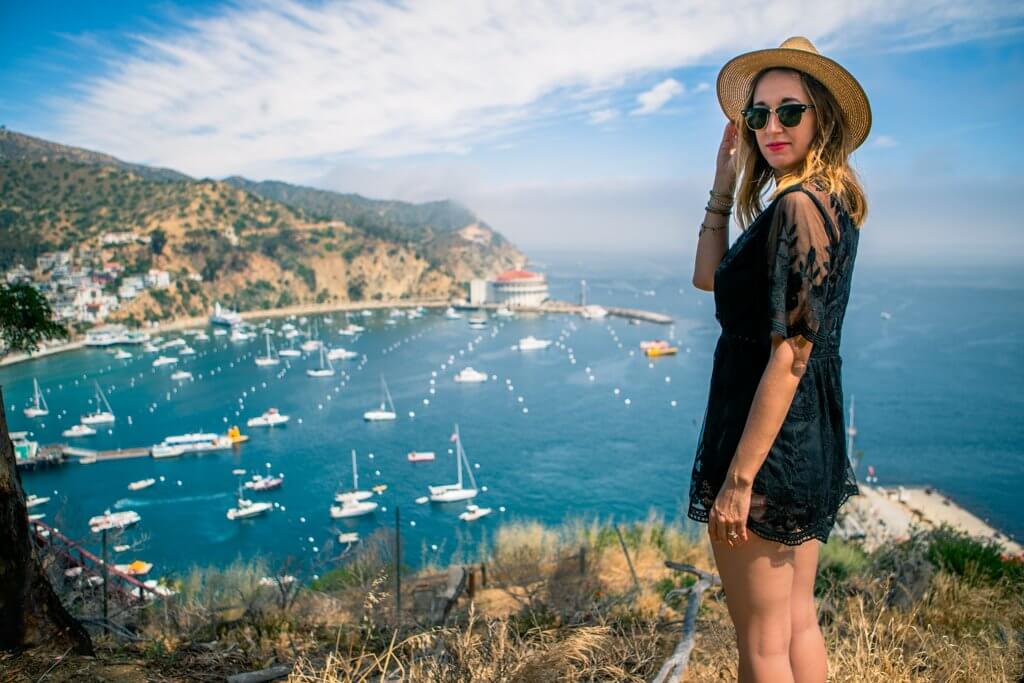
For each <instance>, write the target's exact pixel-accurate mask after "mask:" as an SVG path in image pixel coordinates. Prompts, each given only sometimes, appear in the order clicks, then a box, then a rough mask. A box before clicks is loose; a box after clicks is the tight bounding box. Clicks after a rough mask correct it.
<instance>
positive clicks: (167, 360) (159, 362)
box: [153, 356, 178, 368]
mask: <svg viewBox="0 0 1024 683" xmlns="http://www.w3.org/2000/svg"><path fill="white" fill-rule="evenodd" d="M177 362H178V358H177V356H160V357H158V358H157V359H156V360H154V361H153V367H154V368H159V367H161V366H163V365H174V364H175V363H177Z"/></svg>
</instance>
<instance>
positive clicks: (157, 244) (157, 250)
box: [149, 228, 167, 256]
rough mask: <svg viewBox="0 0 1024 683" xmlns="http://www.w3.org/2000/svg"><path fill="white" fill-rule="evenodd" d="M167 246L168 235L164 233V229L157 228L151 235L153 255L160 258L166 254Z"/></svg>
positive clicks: (150, 244)
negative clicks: (165, 247)
mask: <svg viewBox="0 0 1024 683" xmlns="http://www.w3.org/2000/svg"><path fill="white" fill-rule="evenodd" d="M166 244H167V233H166V232H164V229H163V228H157V229H156V230H154V231H153V232H151V233H149V248H150V249H152V250H153V253H154V254H156V255H157V256H159V255H160V254H162V253H164V245H166Z"/></svg>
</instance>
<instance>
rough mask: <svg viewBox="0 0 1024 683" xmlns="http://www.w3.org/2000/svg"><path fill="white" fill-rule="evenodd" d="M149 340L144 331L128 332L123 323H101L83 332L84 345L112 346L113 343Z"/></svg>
mask: <svg viewBox="0 0 1024 683" xmlns="http://www.w3.org/2000/svg"><path fill="white" fill-rule="evenodd" d="M147 341H149V334H147V333H145V332H129V331H128V328H126V327H125V326H124V325H103V326H102V327H95V328H93V329H91V330H89V331H88V332H86V333H85V345H86V346H113V345H114V344H142V343H145V342H147Z"/></svg>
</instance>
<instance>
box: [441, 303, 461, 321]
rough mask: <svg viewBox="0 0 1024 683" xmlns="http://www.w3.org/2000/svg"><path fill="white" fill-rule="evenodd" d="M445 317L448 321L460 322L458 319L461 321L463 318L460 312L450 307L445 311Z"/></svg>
mask: <svg viewBox="0 0 1024 683" xmlns="http://www.w3.org/2000/svg"><path fill="white" fill-rule="evenodd" d="M444 317H445V318H446V319H447V320H458V319H460V318H461V317H462V314H461V313H459V312H458V311H456V310H455V309H454V308H452V307H451V306H449V307H448V308H447V309H445V312H444Z"/></svg>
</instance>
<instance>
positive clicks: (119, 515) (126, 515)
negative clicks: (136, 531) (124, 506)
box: [89, 510, 142, 533]
mask: <svg viewBox="0 0 1024 683" xmlns="http://www.w3.org/2000/svg"><path fill="white" fill-rule="evenodd" d="M141 519H142V517H140V516H139V513H138V512H135V511H134V510H122V511H120V512H111V511H110V510H107V511H105V512H104V513H103V514H102V515H97V516H95V517H93V518H92V519H90V520H89V528H90V529H92V531H93V532H94V533H95V532H98V531H104V530H109V529H126V528H128V527H130V526H132V525H133V524H138V523H139V520H141Z"/></svg>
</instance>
